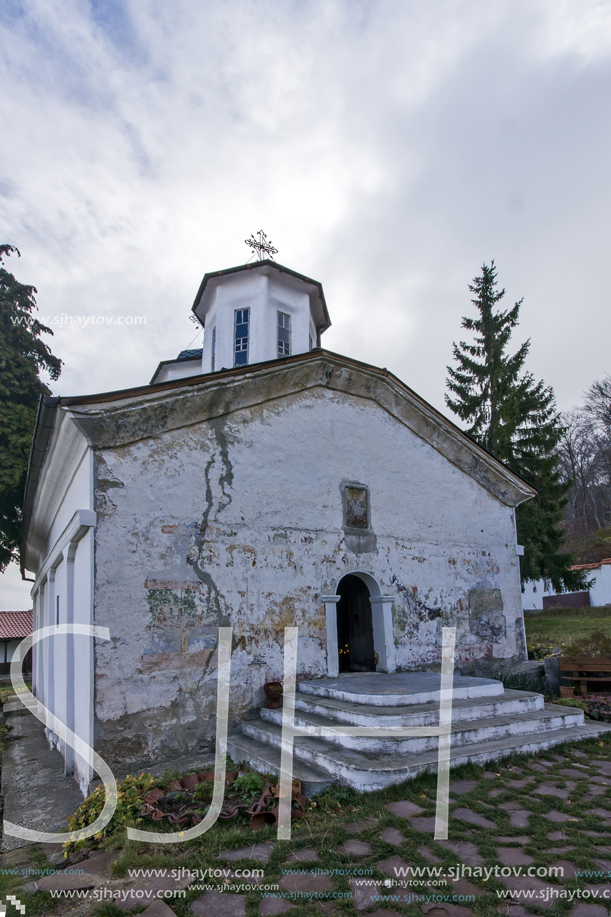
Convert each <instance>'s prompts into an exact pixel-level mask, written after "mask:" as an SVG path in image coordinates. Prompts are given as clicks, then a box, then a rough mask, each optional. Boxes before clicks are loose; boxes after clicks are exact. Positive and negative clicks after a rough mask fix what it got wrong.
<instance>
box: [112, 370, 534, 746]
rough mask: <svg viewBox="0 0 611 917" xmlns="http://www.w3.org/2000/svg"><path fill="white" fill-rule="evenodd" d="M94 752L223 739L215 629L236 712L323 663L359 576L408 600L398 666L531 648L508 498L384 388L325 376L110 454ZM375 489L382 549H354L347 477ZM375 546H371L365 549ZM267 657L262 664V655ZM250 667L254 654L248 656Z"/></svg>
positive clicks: (374, 515) (322, 669) (398, 613)
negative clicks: (439, 445)
mask: <svg viewBox="0 0 611 917" xmlns="http://www.w3.org/2000/svg"><path fill="white" fill-rule="evenodd" d="M97 477H98V482H99V483H98V495H97V502H96V510H97V513H98V522H97V528H96V533H95V538H96V582H95V619H96V620H95V623H96V624H99V625H103V626H107V627H109V628H110V632H111V641H110V643H107V644H104V643H98V644H97V645H96V650H95V652H96V701H95V711H96V750H97V751H99V753H100V754H102V756H103V757H106V758H107V759H108V760H109V761H110V762H112V761H113V760H116V759H121V760H126V759H127V760H129V759H133V760H134V761H139V760H144V759H146V758H151V757H153V756H161V757H164V756H171V755H173V754H177V753H182V752H185V751H187V750H190V749H193V748H197V747H198V746H202V745H204V744H206V743H207V742H210V741H211V740H212V738H213V734H214V711H215V698H216V668H215V666H216V652H215V646H216V638H217V630H218V627H219V625H231V626H232V627H233V653H232V680H231V713H232V716H233V717H235V718H238V717H241V716H243V715H245V714H247V713H248V711H250V710H252V708H253V707H255V706H257V705H259V704H260V703H261V702H262V700H263V694H262V690H261V688H262V684H263V683H264V682H265V681H267V680H270V679H274V678H278V677H281V676H282V670H283V669H282V667H283V638H284V627H285V626H291V625H297V626H298V627H299V659H298V673H299V677H300V678H315V677H319V676H322V675H325V674H326V671H327V660H326V630H325V613H324V606H323V604H322V603H321V596H322V595H329V594H334V593H335V590H336V587H337V584H338V582H339V580H340V579H341V578H342V577H343V576H344V575H346V574H348V573H351V572H354V571H361V572H366V573H368V574H369V575H371V576H373V577H374V578H375V580H376V581H377V583H378V584H379V585H380V588H381V592H382V594H383V595H390V596H393V597H394V602H393V627H394V642H395V648H396V662H397V666H398V668H403V669H413V668H420V667H426V666H434V665H435V664H438V663H439V659H440V645H441V628H442V626H444V625H451V626H456V627H457V644H458V649H457V659H458V660H459V662H463V663H469V662H470V661H472V660H475V659H480V658H483V657H486V658H492V657H496V658H498V659H506V658H508V657H511V656H516V655H517V656H520V657H521V656H522V654H523V640H522V634H523V630H522V620H521V605H520V586H519V569H518V558H517V557H516V552H515V540H516V539H515V530H514V522H513V510H512V509H511V508H509V507H507V506H505V505H504V504H503V503H501V502H500V501H499V500H498V499H496V498H495V497H494V496H492V495H491V494H490V493H489V492H488V491H487V490H486V489H484V488H483V487H482V486H481V485H480V484H478V483H477V482H476V481H474V480H473V479H472V478H470V477H469V476H468V475H467V474H465V473H464V472H463V471H461V470H459V469H458V468H457V467H456V466H454V465H453V464H451V462H449V461H448V460H447V459H446V458H445V457H443V456H442V455H441V454H440V453H438V452H437V451H436V450H435V449H434V448H433V447H432V446H431V445H429V444H428V443H426V442H424V441H423V440H421V439H420V438H419V437H418V436H416V435H415V434H414V433H412V432H411V431H410V430H409V429H408V428H407V427H405V426H404V425H403V424H402V423H400V422H399V421H397V420H396V419H395V418H393V417H392V416H391V415H389V414H388V413H387V412H386V411H384V410H383V409H382V408H381V407H379V406H378V405H376V404H375V403H374V402H370V401H367V400H364V399H357V398H355V397H352V396H348V395H345V394H342V393H339V392H335V391H331V390H327V389H322V388H319V389H314V390H310V391H309V392H307V393H305V394H301V395H293V396H287V397H283V398H279V399H278V400H277V401H276V402H267V403H266V404H265V405H263V406H260V407H255V408H249V409H245V410H238V411H236V412H234V413H232V414H230V415H225V416H224V417H221V418H219V419H217V420H213V421H210V422H205V423H196V424H194V425H192V426H190V427H188V428H182V429H180V430H178V431H173V432H163V433H161V434H160V435H159V436H158V437H156V438H148V439H146V440H141V441H139V442H136V443H133V444H132V445H127V446H121V447H120V448H108V449H100V450H98V452H97ZM346 481H351V482H358V483H360V484H362V485H365V486H366V487H368V488H369V494H370V503H371V528H372V530H373V533H374V540H375V544H374V545H373V547H374V549H373V550H370V551H367V552H366V553H361V554H355V553H353V551H351V550H350V547H349V543H348V541H347V539H346V536H345V533H344V527H343V509H342V494H341V486H342V482H346ZM369 546H370V547H371V546H372V545H371V544H370V545H369ZM258 659H262V660H263V662H264V665H257V664H256V663H257V661H258ZM253 663H255V664H253Z"/></svg>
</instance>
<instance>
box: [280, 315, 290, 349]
mask: <svg viewBox="0 0 611 917" xmlns="http://www.w3.org/2000/svg"><path fill="white" fill-rule="evenodd" d="M290 355H291V316H290V315H287V314H286V312H278V356H279V357H289V356H290Z"/></svg>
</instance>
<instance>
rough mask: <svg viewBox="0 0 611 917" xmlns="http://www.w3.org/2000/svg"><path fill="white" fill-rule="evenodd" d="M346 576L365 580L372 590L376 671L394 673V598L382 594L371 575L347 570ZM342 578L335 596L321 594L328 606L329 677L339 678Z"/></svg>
mask: <svg viewBox="0 0 611 917" xmlns="http://www.w3.org/2000/svg"><path fill="white" fill-rule="evenodd" d="M344 576H356V577H358V579H360V580H362V581H363V582H364V583H365V585H366V586H367V588H368V590H369V601H370V602H371V619H372V623H373V648H374V650H375V652H376V653H377V654H378V660H379V661H378V664H377V665H376V671H377V672H389V673H390V672H395V671H396V668H397V665H396V658H395V641H394V636H393V627H392V603H393V602H394V596H392V595H383V594H382V588H381V586H380V584H379V583H378V581H377V580H376V578H375V577H374V576H372V575H371V573H365V571H363V570H348V571H347V572H346V573H345V574H344ZM343 578H344V577H343V576H342V577H341V578H340V579H339V580H338V582H337V585H336V587H335V594H334V595H321V597H320V600H321V602H322V603H323V605H324V606H325V622H326V631H327V675H328V677H329V678H337V677H338V675H339V647H338V645H337V603H338V602H339V600H340V596H339V595H338V594H337V587H338V586H339V584H340V582H341V580H342V579H343Z"/></svg>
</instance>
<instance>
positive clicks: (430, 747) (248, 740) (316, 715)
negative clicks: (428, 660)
mask: <svg viewBox="0 0 611 917" xmlns="http://www.w3.org/2000/svg"><path fill="white" fill-rule="evenodd" d="M376 690H377V691H378V692H379V693H378V694H375V693H374V692H375V691H376ZM456 694H458V699H456ZM413 698H420V699H421V700H420V701H419V702H418V703H412V700H413ZM438 698H439V675H435V674H434V673H399V674H397V675H382V674H378V673H367V674H366V675H360V676H357V675H348V676H344V677H341V676H340V678H337V679H318V680H316V681H311V682H301V683H300V684H299V685H298V691H297V694H296V697H295V725H296V726H297V727H298V728H299V729H300V730H304V731H305V732H306V733H307V735H306V736H302V735H299V736H297V737H296V738H295V742H294V754H293V760H294V768H295V776H297V777H299V779H301V780H302V782H303V783H304V785H306V786H310V787H311V788H314V787H316V788H322V787H323V786H325V785H328V783H329V782H333V781H339V782H340V783H343V784H348V785H349V786H351V787H353V788H354V789H356V790H375V789H382V788H383V787H386V786H389V785H391V784H395V783H402V782H403V781H404V780H408V779H410V778H412V777H415V776H418V775H419V774H421V773H423V772H424V771H427V770H429V771H435V770H436V769H437V759H438V740H437V737H434V736H411V737H401V736H396V737H392V736H382V737H380V736H379V735H373V736H364V737H363V736H347V735H342V734H341V730H345V729H346V728H350V727H351V726H352V727H370V728H374V729H376V730H377V729H380V728H387V729H395V730H397V729H400V728H401V727H404V728H405V727H407V728H414V727H427V726H429V727H430V726H434V725H436V723H437V722H438V716H439V703H438ZM372 699H373V700H374V701H375V702H374V703H372V702H371V701H372ZM406 700H407V702H406ZM281 723H282V710H269V709H267V708H265V709H264V710H262V711H261V717H260V719H258V720H247V721H244V722H242V724H241V731H242V734H241V735H239V736H233V737H230V739H229V742H228V745H229V752H230V754H231V755H232V757H233V758H234V760H235V761H247V762H249V763H250V764H251V765H252V766H254V767H256V768H258V769H259V770H263V771H266V772H271V773H279V766H280V744H281V735H282V730H281ZM329 728H330V729H335V730H338V731H336V732H335V734H334V735H325V734H324V731H323V730H325V729H329ZM609 729H611V726H608V725H606V724H603V723H592V722H588V723H585V722H584V716H583V713H582V712H581V711H580V710H577V709H575V708H568V707H564V706H559V705H553V704H544V702H543V698H542V697H541V695H539V694H534V693H532V692H527V691H513V690H508V691H504V690H503V685H502V684H501V683H500V682H498V681H494V680H491V679H475V678H462V677H461V676H457V677H456V678H455V680H454V699H453V703H452V743H451V756H450V760H451V766H452V767H456V766H458V765H459V764H464V763H466V762H468V761H472V762H474V763H478V764H485V763H486V762H487V761H496V760H499V759H501V758H503V757H508V756H509V755H511V754H531V753H533V752H536V751H539V750H543V749H546V748H550V747H552V746H554V745H558V744H562V743H564V742H567V741H568V742H570V741H579V740H581V739H584V738H590V737H593V736H596V735H600V734H601V733H603V732H607V731H608V730H609ZM302 768H306V770H304V771H303V774H304V776H303V777H302V776H301V775H300V770H301V769H302ZM308 768H309V771H308V770H307V769H308ZM306 792H308V790H306Z"/></svg>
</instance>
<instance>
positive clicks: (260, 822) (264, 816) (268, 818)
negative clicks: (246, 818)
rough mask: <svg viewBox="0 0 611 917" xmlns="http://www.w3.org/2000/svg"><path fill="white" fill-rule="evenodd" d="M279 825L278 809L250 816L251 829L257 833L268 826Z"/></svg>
mask: <svg viewBox="0 0 611 917" xmlns="http://www.w3.org/2000/svg"><path fill="white" fill-rule="evenodd" d="M276 824H278V809H277V808H275V809H272V810H271V811H267V812H257V814H256V815H251V816H250V827H251V828H253V829H254V830H255V831H257V830H258V829H259V828H264V827H265V826H266V825H276Z"/></svg>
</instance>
